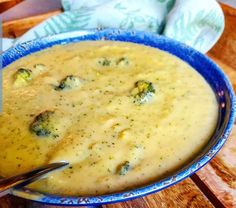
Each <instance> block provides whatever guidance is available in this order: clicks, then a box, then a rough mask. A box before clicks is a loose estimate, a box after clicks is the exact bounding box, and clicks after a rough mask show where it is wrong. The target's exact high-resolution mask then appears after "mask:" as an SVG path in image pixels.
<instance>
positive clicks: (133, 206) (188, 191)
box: [0, 179, 213, 208]
mask: <svg viewBox="0 0 236 208" xmlns="http://www.w3.org/2000/svg"><path fill="white" fill-rule="evenodd" d="M10 207H14V208H22V207H26V208H28V207H30V208H59V207H57V206H46V205H42V204H39V203H35V202H30V201H27V200H23V199H20V198H17V197H12V196H11V197H9V196H7V197H3V198H1V199H0V208H10ZM178 207H180V208H181V207H188V208H202V207H205V208H212V207H213V205H212V204H211V203H210V202H209V201H208V199H207V198H206V197H205V196H204V194H202V193H201V191H200V190H199V189H198V188H197V186H196V185H195V184H194V183H193V182H192V180H191V179H186V180H184V181H182V182H180V183H179V184H176V185H174V186H172V187H170V188H168V189H165V190H163V191H160V192H159V193H156V194H152V195H149V196H146V197H143V198H138V199H135V200H131V201H127V202H122V203H117V204H110V205H104V206H102V208H178Z"/></svg>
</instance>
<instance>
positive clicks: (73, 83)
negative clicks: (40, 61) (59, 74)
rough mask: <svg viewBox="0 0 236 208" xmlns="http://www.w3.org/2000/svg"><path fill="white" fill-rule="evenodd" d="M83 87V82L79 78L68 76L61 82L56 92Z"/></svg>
mask: <svg viewBox="0 0 236 208" xmlns="http://www.w3.org/2000/svg"><path fill="white" fill-rule="evenodd" d="M80 85H81V80H80V78H79V77H76V76H74V75H69V76H66V77H65V78H64V79H63V80H61V81H60V84H59V85H58V86H56V87H55V90H57V91H61V90H65V89H67V90H68V89H73V88H75V87H78V86H80Z"/></svg>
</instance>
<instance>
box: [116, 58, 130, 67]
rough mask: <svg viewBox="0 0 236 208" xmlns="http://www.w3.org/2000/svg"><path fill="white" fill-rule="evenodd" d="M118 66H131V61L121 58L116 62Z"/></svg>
mask: <svg viewBox="0 0 236 208" xmlns="http://www.w3.org/2000/svg"><path fill="white" fill-rule="evenodd" d="M116 65H122V66H127V65H129V59H128V58H127V57H121V58H119V59H118V60H117V61H116Z"/></svg>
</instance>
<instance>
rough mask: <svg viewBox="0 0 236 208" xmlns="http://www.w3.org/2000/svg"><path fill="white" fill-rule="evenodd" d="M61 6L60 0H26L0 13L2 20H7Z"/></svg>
mask: <svg viewBox="0 0 236 208" xmlns="http://www.w3.org/2000/svg"><path fill="white" fill-rule="evenodd" d="M61 8H62V6H61V1H60V0H40V1H39V0H27V1H23V2H21V3H19V4H18V5H17V6H15V7H13V8H11V9H9V10H7V11H5V12H3V13H2V14H1V18H2V21H3V22H7V21H12V20H17V19H23V18H27V17H32V16H36V15H41V14H45V13H49V12H53V11H59V10H61Z"/></svg>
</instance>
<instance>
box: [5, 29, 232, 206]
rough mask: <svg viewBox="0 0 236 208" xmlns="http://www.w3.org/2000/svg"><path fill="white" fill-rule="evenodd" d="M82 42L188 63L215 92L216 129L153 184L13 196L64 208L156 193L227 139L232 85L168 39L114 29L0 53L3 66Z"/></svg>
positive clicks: (191, 170)
mask: <svg viewBox="0 0 236 208" xmlns="http://www.w3.org/2000/svg"><path fill="white" fill-rule="evenodd" d="M85 40H94V41H96V40H113V41H126V42H133V43H138V44H144V45H148V46H151V47H154V48H159V49H161V50H164V51H167V52H169V53H171V54H173V55H175V56H177V57H179V58H180V59H182V60H183V61H185V62H187V63H189V64H190V65H191V66H192V67H193V68H194V69H195V70H197V71H198V72H199V73H200V74H201V75H202V76H203V77H204V78H205V79H206V81H207V82H208V83H209V85H210V86H211V87H212V89H213V91H214V92H215V95H216V97H217V101H218V105H219V117H218V123H217V127H216V130H215V132H214V134H213V136H212V137H211V138H210V140H209V142H208V143H207V145H206V146H205V147H204V148H203V149H202V151H201V152H199V154H198V155H197V156H196V157H195V158H194V159H193V160H192V161H191V162H189V163H188V164H185V165H184V166H182V167H181V168H180V169H179V170H178V171H176V172H174V173H172V174H171V175H169V176H167V177H165V178H163V179H162V180H158V181H156V182H154V183H151V184H147V185H146V186H142V187H140V188H135V189H132V190H127V191H123V192H119V193H113V194H109V195H101V196H86V197H79V196H56V195H50V194H44V193H39V192H36V191H34V190H29V189H27V188H23V189H18V190H13V192H12V194H13V195H16V196H19V197H22V198H26V199H30V200H34V201H38V202H42V203H47V204H54V205H64V206H65V205H71V206H73V205H81V206H82V205H89V206H91V205H92V206H96V205H102V204H105V203H115V202H119V201H124V200H128V199H132V198H136V197H141V196H144V195H146V194H150V193H153V192H156V191H160V190H162V189H164V188H167V187H169V186H171V185H173V184H175V183H177V182H179V181H181V180H183V179H185V178H186V177H189V176H190V175H191V174H193V173H194V172H195V171H197V170H198V169H200V168H201V167H202V166H204V165H205V164H206V163H207V162H209V161H210V160H211V159H212V158H213V157H214V155H215V154H216V153H217V152H218V151H219V150H220V149H221V147H222V146H223V144H224V143H225V141H226V139H227V137H228V136H229V133H230V131H231V129H232V126H233V123H234V119H235V104H236V103H235V96H234V91H233V89H232V86H231V84H230V82H229V80H228V78H227V77H226V75H225V74H224V73H223V72H222V71H221V69H220V68H219V67H218V66H217V65H216V64H214V63H213V62H212V61H211V60H210V59H209V58H207V57H206V56H205V55H203V54H201V53H199V52H197V51H196V50H194V49H192V48H190V47H188V46H186V45H184V44H181V43H179V42H176V41H174V40H171V39H169V38H166V37H163V36H158V35H154V34H150V33H145V32H138V31H122V30H116V29H106V30H102V31H97V30H91V31H78V32H70V33H64V34H59V35H55V36H52V37H47V38H43V39H38V40H34V41H30V42H26V43H23V44H20V45H17V46H16V47H14V48H11V49H9V50H7V51H6V52H5V53H3V54H2V61H3V67H5V66H7V65H9V64H10V63H12V62H13V61H15V60H17V59H19V58H21V57H23V56H26V55H28V54H31V53H34V52H37V51H40V50H43V49H45V48H48V47H51V46H54V45H57V44H62V45H64V44H69V43H74V42H79V41H85Z"/></svg>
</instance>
